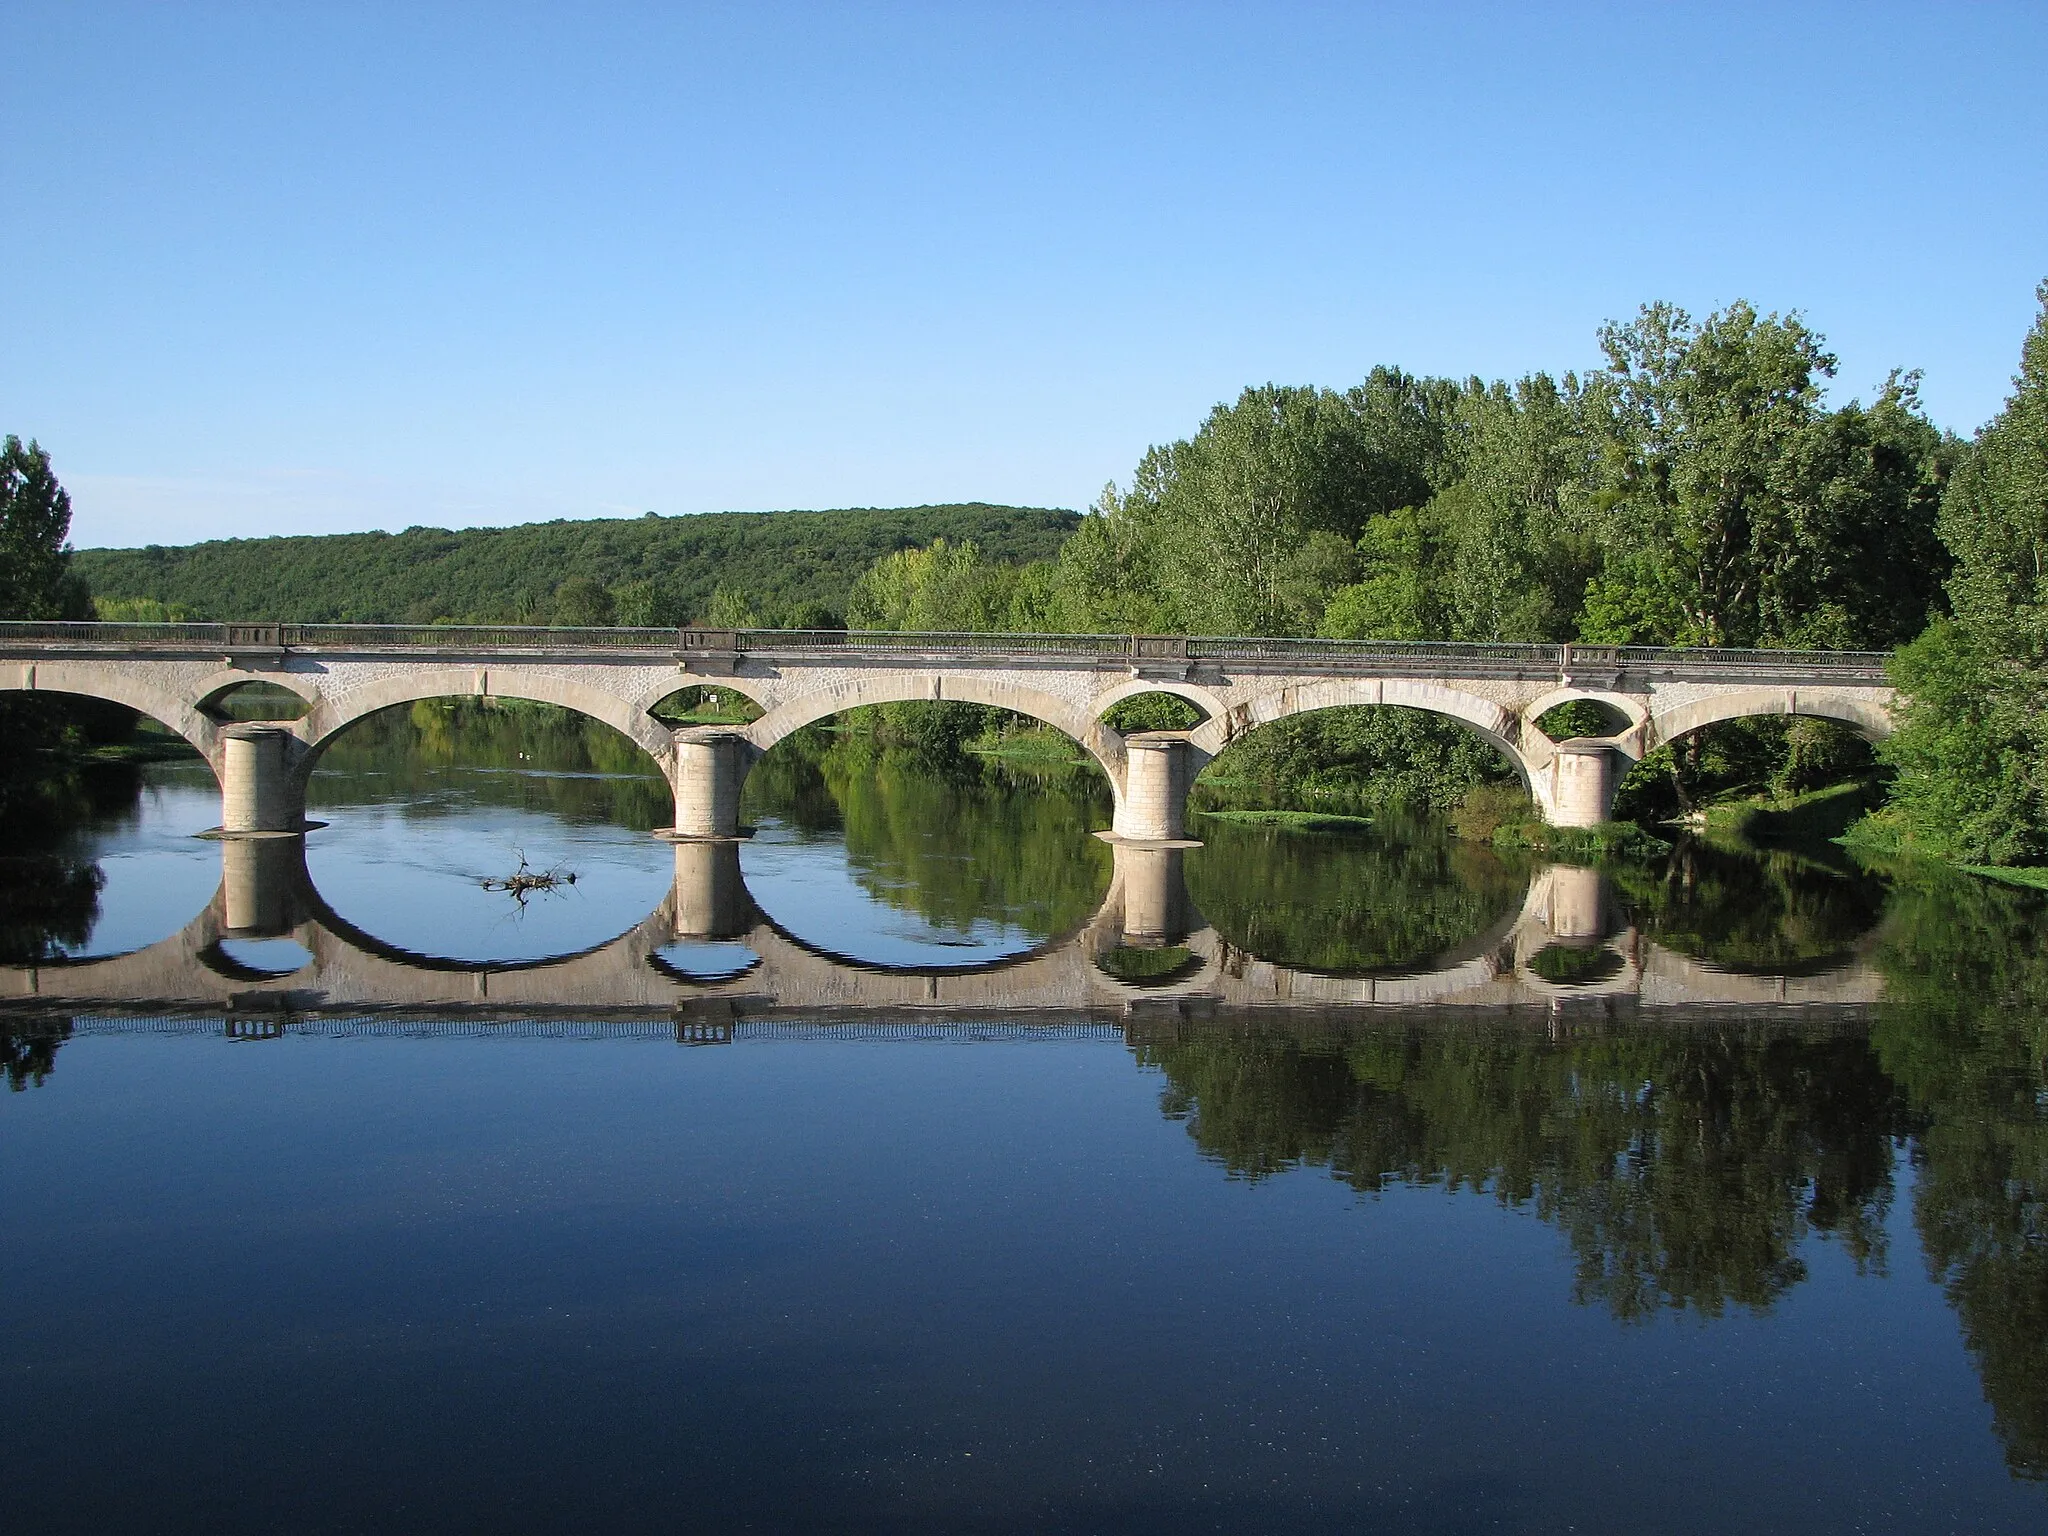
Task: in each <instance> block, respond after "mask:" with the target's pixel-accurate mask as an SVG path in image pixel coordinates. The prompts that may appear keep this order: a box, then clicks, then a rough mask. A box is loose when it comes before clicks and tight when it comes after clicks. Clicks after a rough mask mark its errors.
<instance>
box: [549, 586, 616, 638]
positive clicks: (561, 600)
mask: <svg viewBox="0 0 2048 1536" xmlns="http://www.w3.org/2000/svg"><path fill="white" fill-rule="evenodd" d="M552 617H553V620H554V622H555V623H556V624H559V625H563V626H565V627H568V628H578V627H586V626H590V625H597V624H609V623H611V621H612V595H611V593H609V592H607V591H606V590H605V589H604V588H603V587H602V586H600V585H599V584H598V582H597V581H596V580H595V579H594V578H592V577H589V576H571V577H570V578H569V579H568V580H567V581H565V582H563V583H562V584H561V585H560V586H559V587H557V588H555V605H554V613H553V616H552Z"/></svg>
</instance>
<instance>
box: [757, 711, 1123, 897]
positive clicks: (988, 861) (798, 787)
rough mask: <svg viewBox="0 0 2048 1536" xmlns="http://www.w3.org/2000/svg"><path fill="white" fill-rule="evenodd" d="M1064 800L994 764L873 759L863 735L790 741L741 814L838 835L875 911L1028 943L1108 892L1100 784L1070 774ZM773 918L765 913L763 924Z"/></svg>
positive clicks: (821, 734)
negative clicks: (1009, 933) (1098, 833)
mask: <svg viewBox="0 0 2048 1536" xmlns="http://www.w3.org/2000/svg"><path fill="white" fill-rule="evenodd" d="M1054 782H1055V784H1056V786H1057V787H1058V788H1059V789H1060V790H1061V791H1062V792H1061V793H1056V794H1047V793H1046V792H1045V789H1046V783H1045V781H1044V780H1043V779H1041V778H1038V777H1036V776H1034V775H1032V774H1030V773H1028V772H1023V773H1020V772H1018V771H1016V769H1015V768H1014V767H1013V766H1012V765H1011V764H1010V763H1008V762H1006V761H1004V760H1002V759H987V760H983V759H976V758H963V759H958V760H956V761H955V762H953V763H952V764H949V765H947V766H943V767H935V766H934V765H933V764H932V763H931V761H930V760H929V759H928V758H924V757H919V756H916V755H913V754H908V753H903V752H900V751H899V752H893V753H892V752H889V751H887V750H886V749H884V750H881V751H877V750H876V749H875V748H874V747H873V745H872V743H871V742H870V740H869V739H868V738H866V737H864V736H861V735H857V734H848V733H831V732H825V731H819V730H815V729H813V730H806V731H799V732H796V733H795V734H793V735H791V736H790V737H787V738H785V739H784V740H783V741H781V742H779V743H777V744H776V747H775V749H774V750H773V751H771V752H769V753H768V755H767V756H766V757H764V758H763V759H762V760H761V762H760V763H759V764H758V765H757V766H756V768H755V769H754V771H753V773H752V774H751V775H749V777H748V781H747V791H746V802H745V804H746V813H747V815H748V816H750V817H753V818H759V817H764V816H772V817H776V818H778V819H781V820H783V821H785V822H788V823H790V824H792V825H795V826H797V827H800V828H804V829H807V830H825V829H829V828H835V827H836V828H843V829H844V834H845V838H846V850H847V856H848V860H849V862H850V864H851V866H852V871H853V876H854V879H855V880H856V881H858V882H859V884H860V885H861V886H862V888H863V889H865V890H867V891H868V892H869V894H871V895H872V896H874V897H875V898H876V899H877V900H879V901H882V902H885V903H887V904H888V905H890V906H893V907H896V908H899V909H902V910H907V911H911V912H915V913H916V914H917V915H918V916H919V917H921V918H922V919H924V920H925V921H926V922H929V923H932V924H935V925H937V926H940V927H945V928H951V929H954V930H956V931H962V932H964V931H966V930H968V929H970V928H972V927H973V926H974V925H975V924H976V923H977V922H985V921H987V920H988V919H989V918H991V917H995V918H997V919H999V920H1000V921H1003V922H1006V923H1009V924H1013V925H1015V926H1016V927H1018V928H1021V929H1023V930H1024V931H1025V932H1027V933H1030V934H1032V935H1034V936H1039V937H1050V936H1052V935H1054V934H1060V933H1066V932H1069V931H1071V930H1072V929H1074V928H1077V927H1079V926H1080V925H1081V924H1082V923H1083V922H1085V921H1086V920H1087V919H1088V918H1089V917H1091V916H1093V915H1094V913H1095V911H1096V909H1097V908H1098V907H1099V906H1100V905H1101V903H1102V898H1103V895H1104V893H1105V892H1106V891H1107V890H1108V888H1109V874H1110V862H1111V856H1110V850H1109V847H1108V845H1107V844H1105V843H1103V842H1102V841H1101V840H1099V839H1097V838H1094V837H1090V836H1089V835H1088V832H1089V831H1090V829H1091V827H1092V826H1094V825H1100V824H1103V823H1106V822H1107V821H1108V819H1109V817H1108V800H1109V796H1108V786H1107V784H1106V783H1104V781H1103V780H1102V778H1101V776H1100V774H1098V773H1096V772H1094V771H1093V770H1092V767H1091V768H1088V769H1069V770H1066V771H1064V772H1062V773H1060V774H1059V775H1058V776H1057V778H1056V780H1055V781H1054ZM772 915H773V914H771V916H772Z"/></svg>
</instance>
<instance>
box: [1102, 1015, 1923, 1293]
mask: <svg viewBox="0 0 2048 1536" xmlns="http://www.w3.org/2000/svg"><path fill="white" fill-rule="evenodd" d="M1138 1050H1139V1059H1140V1060H1141V1061H1143V1062H1145V1063H1146V1064H1147V1065H1150V1066H1154V1067H1157V1068H1159V1069H1160V1070H1161V1071H1162V1072H1164V1073H1165V1075H1166V1079H1167V1087H1166V1089H1165V1092H1164V1094H1163V1095H1162V1100H1161V1102H1162V1106H1163V1107H1164V1109H1165V1111H1166V1113H1167V1114H1169V1115H1171V1116H1173V1117H1174V1118H1176V1119H1182V1120H1185V1121H1186V1122H1187V1123H1188V1131H1189V1134H1190V1135H1191V1136H1192V1137H1193V1138H1194V1140H1195V1143H1196V1145H1197V1146H1198V1147H1200V1148H1201V1150H1202V1152H1203V1154H1204V1155H1206V1156H1208V1157H1210V1158H1213V1159H1214V1160H1215V1161H1217V1162H1218V1163H1219V1164H1221V1165H1222V1166H1223V1167H1224V1168H1225V1169H1226V1170H1228V1171H1229V1172H1230V1173H1231V1174H1232V1175H1233V1176H1236V1177H1242V1178H1252V1179H1257V1178H1264V1177H1269V1176H1271V1175H1273V1174H1275V1173H1278V1172H1280V1171H1282V1170H1284V1169H1287V1168H1290V1167H1298V1166H1303V1165H1309V1166H1317V1167H1324V1168H1327V1169H1329V1170H1330V1172H1331V1173H1332V1174H1333V1175H1334V1176H1335V1177H1337V1178H1339V1179H1342V1180H1343V1181H1344V1182H1346V1183H1348V1184H1350V1185H1351V1186H1352V1187H1353V1188H1355V1189H1359V1190H1363V1191H1366V1192H1369V1193H1377V1192H1379V1191H1382V1190H1384V1189H1386V1188H1388V1187H1389V1186H1391V1185H1396V1184H1405V1185H1421V1186H1441V1187H1447V1188H1452V1189H1458V1188H1465V1189H1471V1190H1475V1191H1477V1190H1485V1191H1491V1192H1492V1194H1493V1195H1494V1196H1495V1197H1496V1198H1497V1199H1499V1200H1500V1201H1501V1202H1502V1203H1503V1204H1507V1205H1513V1206H1518V1207H1525V1208H1528V1209H1530V1210H1533V1211H1534V1213H1535V1214H1536V1215H1538V1216H1539V1217H1541V1218H1542V1219H1544V1220H1546V1221H1549V1222H1553V1223H1555V1224H1556V1225H1557V1226H1558V1227H1559V1228H1561V1229H1562V1230H1563V1231H1564V1232H1565V1233H1566V1235H1567V1236H1568V1237H1569V1239H1570V1241H1571V1244H1572V1247H1573V1250H1574V1251H1575V1252H1576V1254H1577V1255H1578V1261H1579V1262H1578V1280H1577V1292H1578V1295H1579V1298H1580V1299H1581V1300H1583V1301H1597V1302H1600V1303H1602V1304H1604V1305H1606V1306H1607V1307H1608V1308H1609V1310H1611V1311H1612V1312H1613V1313H1614V1314H1615V1315H1616V1316H1617V1317H1620V1318H1624V1319H1631V1320H1633V1319H1639V1318H1643V1317H1646V1316H1649V1315H1651V1314H1652V1313H1654V1312H1656V1311H1657V1310H1658V1309H1660V1308H1664V1307H1686V1308H1691V1309H1693V1310H1696V1311H1699V1312H1702V1313H1704V1314H1706V1315H1708V1316H1719V1315H1720V1314H1721V1313H1722V1312H1723V1311H1724V1310H1725V1309H1726V1308H1727V1307H1728V1306H1730V1305H1735V1306H1742V1307H1748V1308H1752V1309H1758V1310H1761V1309H1765V1308H1768V1307H1769V1306H1770V1305H1771V1304H1772V1303H1773V1302H1774V1301H1775V1300H1776V1299H1777V1298H1778V1297H1779V1296H1780V1295H1782V1294H1783V1293H1784V1291H1785V1290H1786V1289H1787V1288H1789V1287H1790V1286H1792V1285H1794V1284H1796V1283H1797V1282H1798V1281H1799V1280H1801V1279H1803V1278H1804V1276H1805V1273H1806V1271H1805V1266H1804V1264H1803V1263H1802V1262H1801V1260H1800V1258H1799V1256H1798V1251H1797V1250H1798V1247H1799V1245H1800V1243H1801V1242H1802V1240H1803V1239H1804V1238H1806V1237H1807V1236H1808V1235H1809V1234H1812V1233H1819V1234H1824V1235H1827V1236H1830V1237H1834V1238H1836V1239H1838V1240H1840V1241H1841V1242H1843V1243H1844V1244H1845V1245H1846V1246H1847V1248H1848V1250H1849V1252H1850V1253H1851V1254H1852V1255H1853V1257H1854V1258H1855V1260H1856V1262H1857V1263H1858V1264H1859V1265H1869V1264H1875V1265H1879V1266H1881V1265H1882V1264H1883V1262H1884V1259H1885V1251H1884V1216H1885V1212H1886V1210H1887V1209H1888V1207H1889V1204H1890V1201H1891V1194H1892V1177H1891V1170H1892V1140H1891V1138H1892V1137H1893V1136H1894V1135H1896V1134H1899V1133H1901V1132H1902V1131H1903V1130H1904V1129H1905V1121H1904V1106H1903V1102H1902V1100H1901V1097H1900V1095H1899V1093H1898V1091H1897V1089H1896V1088H1894V1087H1893V1085H1892V1084H1891V1082H1890V1081H1889V1080H1888V1079H1887V1078H1886V1077H1885V1075H1884V1074H1883V1072H1882V1071H1880V1070H1879V1069H1878V1066H1877V1063H1876V1061H1875V1060H1874V1059H1873V1057H1872V1055H1871V1052H1870V1049H1869V1047H1868V1045H1867V1044H1866V1043H1865V1042H1864V1041H1863V1040H1861V1039H1859V1038H1856V1037H1854V1036H1845V1035H1836V1034H1833V1033H1828V1032H1812V1033H1792V1032H1785V1031H1781V1030H1778V1029H1774V1028H1769V1027H1758V1026H1738V1025H1730V1026H1727V1027H1722V1028H1711V1029H1689V1030H1684V1031H1683V1032H1664V1031H1660V1030H1658V1029H1656V1028H1655V1027H1635V1028H1627V1029H1616V1028H1611V1027H1607V1026H1604V1025H1603V1026H1591V1025H1589V1026H1585V1027H1583V1028H1580V1029H1573V1028H1567V1029H1565V1030H1564V1031H1562V1032H1561V1033H1560V1034H1558V1035H1556V1036H1553V1035H1551V1034H1539V1033H1535V1032H1533V1031H1531V1030H1530V1028H1529V1027H1528V1026H1526V1025H1503V1026H1499V1027H1495V1028H1484V1027H1481V1028H1473V1027H1469V1026H1459V1025H1455V1024H1451V1023H1448V1022H1444V1021H1429V1022H1411V1023H1408V1024H1406V1025H1402V1026H1393V1027H1378V1026H1371V1025H1361V1026H1359V1027H1358V1028H1357V1029H1355V1030H1353V1031H1349V1032H1346V1033H1344V1034H1341V1035H1328V1036H1321V1037H1316V1036H1310V1037H1297V1036H1291V1035H1284V1034H1277V1033H1248V1032H1242V1031H1216V1032H1201V1033H1198V1034H1197V1035H1196V1036H1195V1037H1194V1038H1192V1039H1189V1040H1186V1041H1183V1042H1178V1043H1174V1044H1170V1045H1152V1046H1142V1047H1139V1048H1138Z"/></svg>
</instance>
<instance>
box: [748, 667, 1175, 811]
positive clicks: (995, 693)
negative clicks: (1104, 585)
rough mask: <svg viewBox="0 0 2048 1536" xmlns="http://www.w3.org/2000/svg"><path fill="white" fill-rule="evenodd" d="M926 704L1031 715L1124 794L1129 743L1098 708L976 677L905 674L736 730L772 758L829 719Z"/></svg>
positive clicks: (843, 689) (782, 707) (797, 703)
mask: <svg viewBox="0 0 2048 1536" xmlns="http://www.w3.org/2000/svg"><path fill="white" fill-rule="evenodd" d="M720 681H721V682H723V681H724V680H723V679H720ZM740 691H742V692H744V691H745V690H744V689H742V690H740ZM1140 691H1149V689H1144V690H1140ZM749 696H750V697H751V695H749ZM920 702H923V703H942V704H984V705H988V706H990V707H992V708H995V709H1007V710H1009V711H1011V712H1012V713H1014V714H1019V715H1028V716H1029V717H1030V718H1031V719H1033V720H1036V721H1038V722H1040V723H1041V724H1044V725H1049V726H1051V727H1052V728H1053V729H1054V730H1056V731H1060V732H1062V733H1064V734H1065V735H1067V736H1070V737H1072V738H1073V739H1074V741H1075V742H1076V743H1077V744H1079V746H1080V747H1081V748H1082V750H1083V751H1085V752H1087V753H1088V755H1089V756H1090V757H1092V758H1094V759H1095V761H1096V762H1097V763H1099V764H1100V765H1101V766H1102V771H1103V772H1104V773H1106V774H1107V775H1108V776H1109V782H1110V785H1111V787H1112V788H1113V789H1114V790H1115V791H1116V793H1117V794H1118V795H1121V794H1122V793H1123V783H1124V763H1125V756H1126V754H1125V751H1124V741H1123V738H1122V737H1121V736H1119V735H1118V734H1117V733H1116V732H1115V731H1113V730H1111V729H1110V728H1109V727H1108V726H1106V725H1104V724H1103V723H1102V722H1101V721H1100V720H1099V719H1097V718H1096V717H1095V715H1094V714H1093V713H1092V710H1093V704H1092V703H1091V704H1088V705H1082V704H1076V703H1074V702H1073V701H1072V700H1070V699H1064V698H1061V697H1060V696H1059V695H1058V694H1054V693H1048V692H1046V691H1045V690H1043V689H1040V688H1033V687H1030V686H1028V685H1026V684H1022V683H1013V682H1009V681H1006V680H1004V679H1002V678H995V677H985V676H980V675H977V674H974V673H957V672H949V673H936V672H934V673H910V672H905V673H888V674H883V675H879V676H875V677H863V678H859V679H856V680H854V681H850V682H845V683H841V684H839V685H838V686H836V687H833V688H829V689H824V690H821V691H819V692H817V693H810V694H805V695H803V696H802V697H800V698H794V699H790V700H787V701H786V702H784V703H781V704H778V705H776V706H775V707H774V708H772V709H770V710H769V711H768V712H767V713H766V714H764V715H763V716H762V717H761V718H760V719H759V720H756V721H755V722H754V723H753V724H752V725H747V726H735V727H734V728H733V729H734V730H735V731H737V732H738V733H739V734H741V735H744V736H745V737H746V738H747V740H749V741H750V742H752V743H753V745H754V747H755V749H756V750H757V751H761V752H766V751H767V750H768V749H769V748H770V747H772V746H774V745H775V744H776V743H777V742H778V741H780V740H782V739H783V737H785V736H788V735H790V734H791V733H792V732H795V731H798V730H801V729H802V728H803V727H804V726H807V725H810V724H812V723H813V722H815V721H818V720H823V719H825V718H826V717H827V716H828V715H836V714H840V713H841V712H843V711H845V710H849V709H858V708H861V707H862V706H864V705H870V704H906V703H920Z"/></svg>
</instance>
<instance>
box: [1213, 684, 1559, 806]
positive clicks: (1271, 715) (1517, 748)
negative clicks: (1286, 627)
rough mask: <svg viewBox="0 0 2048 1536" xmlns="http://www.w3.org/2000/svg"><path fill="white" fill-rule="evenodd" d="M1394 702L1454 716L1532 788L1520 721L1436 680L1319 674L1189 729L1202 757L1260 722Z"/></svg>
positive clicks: (1500, 707)
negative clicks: (1434, 681) (1523, 751)
mask: <svg viewBox="0 0 2048 1536" xmlns="http://www.w3.org/2000/svg"><path fill="white" fill-rule="evenodd" d="M1371 705H1393V706H1395V707H1397V708H1401V709H1414V710H1420V711H1422V712H1423V713H1425V714H1431V715H1440V716H1443V717H1444V718H1445V719H1449V720H1455V721H1457V722H1458V723H1459V724H1460V725H1462V726H1464V727H1466V728H1467V729H1468V730H1470V731H1471V732H1472V733H1473V734H1474V735H1476V736H1478V737H1479V738H1480V739H1481V740H1482V741H1484V742H1486V743H1487V744H1488V745H1489V746H1492V747H1494V748H1495V749H1496V750H1498V751H1499V753H1500V754H1501V756H1502V757H1504V758H1506V759H1507V760H1508V762H1509V764H1510V765H1511V766H1512V767H1513V768H1514V770H1515V773H1516V776H1517V777H1519V778H1520V779H1521V781H1522V787H1523V788H1524V789H1527V790H1529V791H1530V793H1532V794H1533V793H1535V785H1534V783H1533V782H1532V780H1533V775H1532V773H1531V770H1530V764H1529V761H1528V759H1527V758H1526V757H1524V756H1523V753H1522V748H1521V738H1522V722H1521V719H1520V717H1519V716H1517V715H1516V714H1515V712H1514V711H1513V710H1510V709H1508V708H1507V707H1506V706H1505V705H1502V704H1497V703H1495V702H1494V701H1493V700H1491V699H1487V698H1482V697H1480V696H1479V695H1478V694H1474V693H1466V692H1465V691H1464V690H1463V689H1459V688H1448V687H1445V686H1444V685H1443V684H1441V683H1425V682H1410V681H1406V680H1404V679H1400V678H1391V677H1390V678H1322V679H1318V680H1317V681H1315V682H1312V683H1304V684H1296V685H1291V686H1283V687H1280V688H1275V689H1272V690H1269V691H1267V692H1264V693H1259V694H1254V695H1253V696H1252V697H1251V698H1250V699H1249V700H1247V701H1245V702H1244V703H1241V704H1237V705H1234V706H1232V707H1231V708H1230V709H1228V710H1225V711H1223V712H1221V713H1218V714H1216V715H1213V716H1212V717H1211V718H1209V719H1208V720H1205V721H1203V722H1202V724H1200V725H1198V726H1196V727H1195V729H1194V730H1192V731H1190V732H1189V733H1188V739H1189V741H1190V743H1191V744H1192V745H1193V746H1194V748H1195V750H1196V752H1197V753H1198V754H1199V756H1200V759H1201V761H1203V762H1206V761H1207V760H1208V759H1210V758H1212V757H1214V756H1215V755H1216V754H1217V753H1219V752H1221V751H1222V750H1223V749H1224V748H1225V747H1227V746H1229V745H1230V744H1231V743H1233V742H1235V741H1238V740H1241V739H1242V738H1243V737H1244V736H1246V735H1247V734H1249V733H1250V732H1252V731H1254V730H1256V729H1258V728H1259V727H1260V726H1262V725H1271V724H1272V723H1273V722H1274V721H1276V720H1285V719H1288V718H1290V717H1292V716H1294V715H1307V714H1313V713H1315V712H1316V711H1318V710H1325V709H1354V708H1363V707H1366V706H1371Z"/></svg>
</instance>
